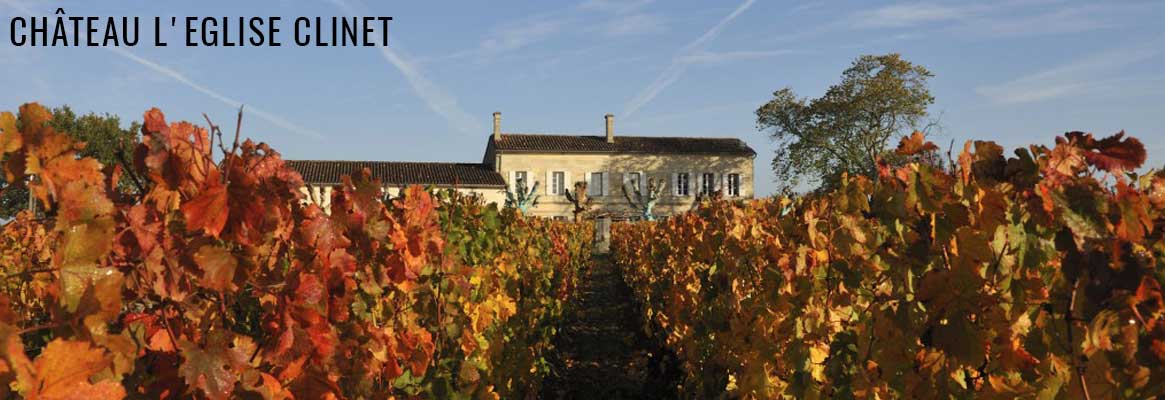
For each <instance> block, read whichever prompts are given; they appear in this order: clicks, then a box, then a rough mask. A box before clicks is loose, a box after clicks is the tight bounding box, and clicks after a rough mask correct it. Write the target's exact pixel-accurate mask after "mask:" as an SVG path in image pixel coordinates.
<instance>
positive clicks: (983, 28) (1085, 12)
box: [959, 4, 1139, 36]
mask: <svg viewBox="0 0 1165 400" xmlns="http://www.w3.org/2000/svg"><path fill="white" fill-rule="evenodd" d="M1133 8H1139V7H1127V6H1120V5H1112V4H1103V5H1086V6H1081V7H1069V8H1062V9H1054V10H1050V11H1043V12H1037V13H1035V14H1028V15H1007V16H984V17H981V18H974V19H971V20H969V21H967V24H965V25H963V26H962V27H961V28H960V29H959V30H960V31H961V32H962V33H966V34H969V35H987V36H1013V35H1033V34H1057V33H1073V32H1087V31H1093V30H1097V29H1106V28H1113V27H1116V26H1119V25H1120V24H1122V23H1123V21H1127V18H1125V17H1126V16H1127V14H1129V13H1131V12H1135V10H1133Z"/></svg>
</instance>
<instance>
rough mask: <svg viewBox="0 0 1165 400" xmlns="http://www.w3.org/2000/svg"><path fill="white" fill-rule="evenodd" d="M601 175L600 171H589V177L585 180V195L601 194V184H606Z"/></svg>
mask: <svg viewBox="0 0 1165 400" xmlns="http://www.w3.org/2000/svg"><path fill="white" fill-rule="evenodd" d="M603 175H604V174H603V173H602V172H591V179H589V180H588V181H587V196H602V195H603V185H604V184H606V182H605V181H606V179H603Z"/></svg>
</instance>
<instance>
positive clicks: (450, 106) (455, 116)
mask: <svg viewBox="0 0 1165 400" xmlns="http://www.w3.org/2000/svg"><path fill="white" fill-rule="evenodd" d="M332 2H333V3H335V4H336V6H338V7H340V9H342V10H344V12H345V13H347V14H348V15H354V14H355V12H353V9H352V6H351V5H349V4H348V3H347V2H346V1H344V0H332ZM398 42H399V40H398ZM380 54H381V56H383V57H384V59H385V60H386V61H388V63H389V64H392V66H393V67H396V69H397V70H398V71H400V73H401V74H402V75H404V77H405V80H407V81H408V82H409V86H411V87H412V88H413V92H415V93H416V94H417V96H420V98H421V100H423V101H424V102H425V105H427V106H428V107H429V109H430V110H433V112H435V113H437V114H438V115H440V116H441V117H442V118H445V121H447V122H448V123H449V125H452V126H453V128H454V129H457V130H458V131H461V132H463V133H476V132H481V131H482V126H481V124H480V123H479V122H478V121H477V119H475V118H473V116H472V115H470V114H469V113H467V112H465V110H463V109H461V106H459V105H457V97H456V96H453V95H452V94H449V93H448V92H446V91H444V90H442V89H441V88H440V87H439V86H437V84H435V83H433V81H431V80H429V78H427V77H425V74H424V72H423V71H421V69H420V68H418V67H417V65H416V64H414V63H412V62H411V61H409V60H408V58H407V57H405V56H402V55H401V54H400V53H397V52H396V51H395V50H393V49H391V48H389V47H388V46H380Z"/></svg>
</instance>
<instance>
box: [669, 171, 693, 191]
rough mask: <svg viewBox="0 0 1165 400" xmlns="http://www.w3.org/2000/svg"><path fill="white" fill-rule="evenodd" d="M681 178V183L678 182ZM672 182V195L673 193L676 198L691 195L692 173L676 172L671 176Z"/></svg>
mask: <svg viewBox="0 0 1165 400" xmlns="http://www.w3.org/2000/svg"><path fill="white" fill-rule="evenodd" d="M681 178H682V179H683V182H682V183H681V182H680V180H681ZM672 182H674V185H673V186H675V190H673V191H672V193H675V195H676V196H691V195H692V190H691V183H692V173H691V172H676V173H674V174H672Z"/></svg>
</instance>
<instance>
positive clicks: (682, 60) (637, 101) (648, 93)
mask: <svg viewBox="0 0 1165 400" xmlns="http://www.w3.org/2000/svg"><path fill="white" fill-rule="evenodd" d="M755 2H756V0H745V1H744V2H743V3H741V4H740V5H739V6H737V7H736V9H734V10H732V12H731V13H729V14H728V15H727V16H725V17H724V18H723V19H721V20H720V22H718V23H716V25H714V26H712V28H711V29H708V31H706V32H704V34H703V35H700V37H698V38H696V40H693V41H692V42H691V43H688V44H687V45H685V46H684V47H682V48H681V49H680V51H679V53H678V54H677V55H676V56H675V57H674V58H672V62H671V65H668V67H667V69H665V70H664V71H663V73H662V74H660V75H659V76H658V77H656V78H655V80H654V81H652V82H651V84H650V85H647V87H646V88H644V89H643V90H642V91H640V92H639V94H637V95H636V96H635V98H633V99H631V102H630V103H627V106H626V107H625V108H624V109H623V117H630V116H631V115H633V114H635V112H636V111H638V110H639V108H641V107H643V106H644V105H646V104H647V103H649V102H651V100H653V99H655V96H658V95H659V93H660V92H662V91H663V90H664V89H667V87H668V86H671V85H672V84H673V83H675V82H676V81H677V80H679V79H680V77H681V76H683V74H684V72H686V71H687V69H688V66H689V65H691V63H692V61H691V60H690V59H689V58H690V57H692V56H693V55H694V54H696V53H698V52H701V51H703V50H704V47H705V46H707V44H708V43H709V42H711V41H712V40H713V39H716V37H717V36H719V35H720V32H721V31H723V30H724V28H725V27H727V26H728V24H729V23H731V22H732V20H734V19H736V17H738V16H740V14H743V13H744V12H745V11H746V10H748V9H749V7H752V5H753V3H755Z"/></svg>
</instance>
